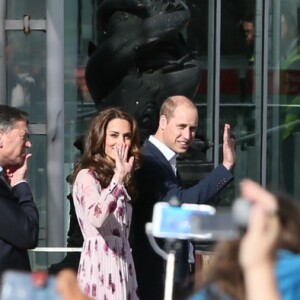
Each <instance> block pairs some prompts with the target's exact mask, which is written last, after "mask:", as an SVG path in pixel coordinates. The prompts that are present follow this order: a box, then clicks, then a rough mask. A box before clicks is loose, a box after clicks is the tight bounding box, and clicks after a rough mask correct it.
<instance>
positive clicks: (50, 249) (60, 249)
mask: <svg viewBox="0 0 300 300" xmlns="http://www.w3.org/2000/svg"><path fill="white" fill-rule="evenodd" d="M29 251H32V252H81V251H82V248H75V247H74V248H71V247H36V248H34V249H31V250H29Z"/></svg>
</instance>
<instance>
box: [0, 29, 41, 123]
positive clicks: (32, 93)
mask: <svg viewBox="0 0 300 300" xmlns="http://www.w3.org/2000/svg"><path fill="white" fill-rule="evenodd" d="M6 58H7V97H8V103H9V104H10V105H12V106H15V107H18V108H21V109H24V110H26V111H28V112H34V113H31V116H30V122H32V123H45V120H46V67H45V66H46V34H45V33H44V32H41V31H32V32H31V33H30V34H28V35H25V34H24V33H23V31H8V32H7V47H6Z"/></svg>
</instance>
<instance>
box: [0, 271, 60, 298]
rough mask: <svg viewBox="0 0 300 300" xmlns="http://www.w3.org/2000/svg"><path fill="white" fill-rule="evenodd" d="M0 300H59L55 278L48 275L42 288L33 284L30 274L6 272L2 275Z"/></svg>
mask: <svg viewBox="0 0 300 300" xmlns="http://www.w3.org/2000/svg"><path fill="white" fill-rule="evenodd" d="M0 299H1V300H61V297H60V295H59V294H58V292H57V290H56V278H55V277H54V276H53V275H48V276H47V280H46V282H45V284H44V285H43V286H36V285H35V284H34V283H33V279H32V273H29V272H20V271H6V272H4V273H3V275H2V282H1V292H0Z"/></svg>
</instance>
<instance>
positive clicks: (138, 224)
mask: <svg viewBox="0 0 300 300" xmlns="http://www.w3.org/2000/svg"><path fill="white" fill-rule="evenodd" d="M197 124H198V112H197V108H196V106H195V104H194V103H193V102H192V101H191V100H189V99H188V98H186V97H184V96H173V97H169V98H168V99H167V100H166V101H165V102H164V103H163V104H162V107H161V110H160V119H159V125H158V129H157V131H156V133H155V135H154V136H150V138H149V140H146V141H145V143H144V146H143V164H142V167H141V169H140V171H139V172H138V174H137V181H138V187H139V194H140V196H139V199H138V200H137V201H136V203H135V204H134V206H133V218H132V225H131V239H130V240H131V247H132V251H133V258H134V262H135V268H136V273H137V280H138V289H139V295H140V298H141V300H146V299H155V300H159V299H162V298H163V292H164V280H163V277H164V275H163V274H164V268H165V264H164V262H163V260H162V258H161V257H159V256H158V255H157V254H156V253H155V252H154V251H153V250H152V247H151V245H150V244H149V241H148V239H147V236H146V234H145V224H146V223H147V222H150V221H151V219H152V212H153V206H154V204H155V203H156V202H159V201H169V200H170V199H171V198H173V197H176V198H177V199H178V200H179V202H180V203H198V204H200V203H205V202H207V201H208V200H210V199H211V198H212V197H213V196H215V195H216V194H217V193H218V192H219V191H220V190H221V189H222V188H223V187H224V186H225V185H226V184H227V183H228V182H229V181H231V180H232V179H233V176H232V174H231V173H230V169H231V168H232V166H233V165H234V163H235V159H236V156H235V150H234V141H233V139H231V138H230V126H229V125H228V124H226V125H225V127H224V136H223V139H224V144H223V156H224V157H223V163H222V164H220V165H219V166H218V167H217V168H215V169H214V170H213V171H212V172H211V173H210V174H208V175H207V176H206V177H205V178H204V179H203V180H201V181H199V182H198V183H197V184H196V185H194V186H192V187H190V188H187V189H184V188H183V187H182V186H180V181H179V179H178V177H177V176H176V173H177V170H176V157H177V155H178V154H179V153H185V152H186V151H187V149H188V148H189V146H190V145H191V144H192V142H193V140H194V137H195V134H196V129H197ZM188 253H189V245H188V242H183V243H182V244H181V249H179V250H178V251H177V257H176V262H177V263H176V266H175V278H174V280H175V284H174V286H175V287H176V290H177V291H178V293H177V294H176V295H175V296H177V299H180V298H181V297H180V294H182V293H181V291H184V290H185V288H184V283H185V282H186V279H187V277H188V274H189V264H188Z"/></svg>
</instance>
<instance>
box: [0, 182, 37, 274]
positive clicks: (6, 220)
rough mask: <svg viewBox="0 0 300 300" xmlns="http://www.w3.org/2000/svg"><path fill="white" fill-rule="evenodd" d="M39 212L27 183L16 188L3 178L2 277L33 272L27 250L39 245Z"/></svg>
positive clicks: (0, 213) (0, 199)
mask: <svg viewBox="0 0 300 300" xmlns="http://www.w3.org/2000/svg"><path fill="white" fill-rule="evenodd" d="M38 233H39V215H38V210H37V207H36V205H35V203H34V202H33V197H32V193H31V191H30V188H29V185H28V183H27V182H22V183H19V184H17V185H16V186H15V187H13V188H12V189H11V188H10V187H9V186H8V184H6V183H5V182H4V181H3V179H2V178H0V276H1V273H2V272H4V271H5V270H8V269H10V270H24V271H30V263H29V257H28V253H27V249H32V248H35V247H36V246H37V243H38Z"/></svg>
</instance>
